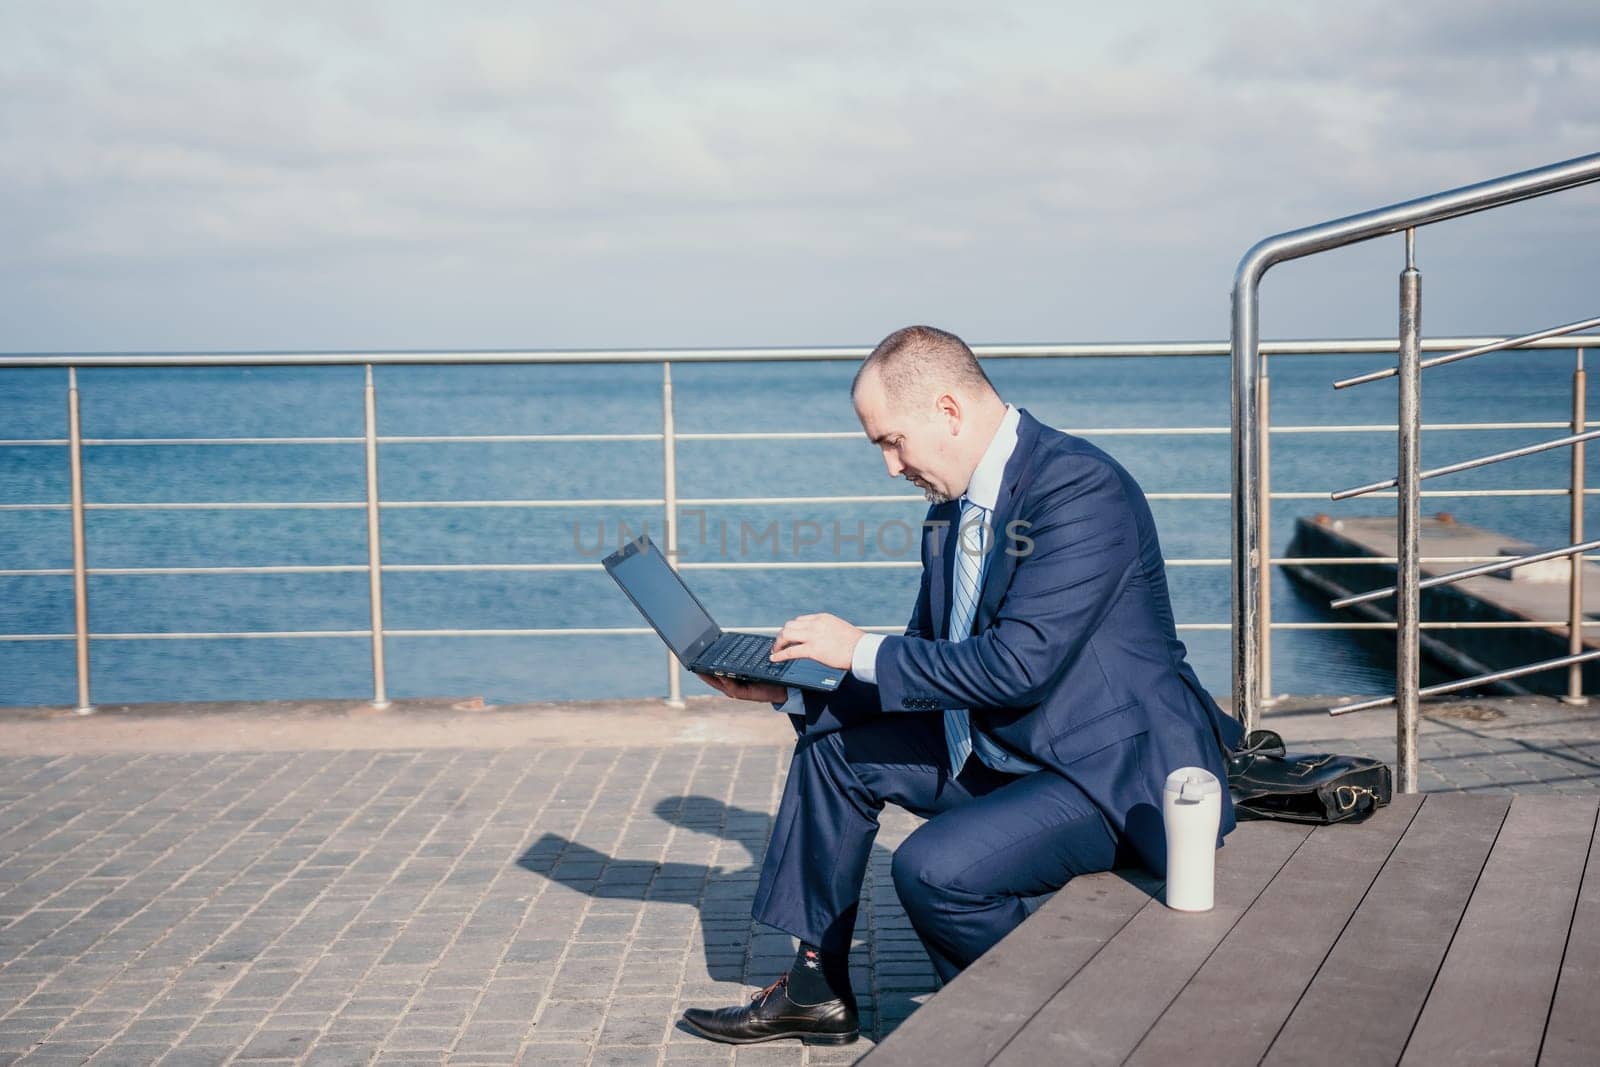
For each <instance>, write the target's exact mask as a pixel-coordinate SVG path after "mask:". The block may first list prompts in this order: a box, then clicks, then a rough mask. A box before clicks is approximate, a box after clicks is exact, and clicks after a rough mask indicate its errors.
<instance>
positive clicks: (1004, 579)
mask: <svg viewBox="0 0 1600 1067" xmlns="http://www.w3.org/2000/svg"><path fill="white" fill-rule="evenodd" d="M1018 413H1019V414H1020V416H1021V418H1020V419H1019V420H1018V422H1017V447H1016V448H1015V449H1013V450H1012V453H1011V458H1010V459H1008V460H1007V461H1006V473H1005V477H1004V478H1003V479H1002V480H1001V483H1000V496H999V499H998V500H996V501H995V509H994V516H993V518H992V520H991V521H992V522H993V524H994V544H993V545H991V546H990V548H989V555H988V561H987V564H986V566H985V570H984V574H983V591H982V593H981V594H980V595H979V597H978V610H977V612H976V616H975V622H976V627H977V629H978V631H980V632H981V631H983V630H985V629H988V627H989V624H990V622H992V621H993V619H994V614H995V610H996V609H997V608H998V607H999V606H1000V598H1001V597H1003V596H1004V595H1005V591H1006V587H1007V586H1008V585H1010V584H1011V572H1012V571H1014V570H1015V569H1016V566H1017V557H1016V556H1014V555H1012V554H1011V553H1009V552H1007V551H1006V549H1008V548H1010V547H1012V539H1011V538H1010V537H1007V536H1006V524H1007V523H1009V522H1010V521H1011V519H1012V517H1013V516H1014V515H1015V514H1016V510H1017V501H1018V500H1020V499H1021V496H1022V493H1023V492H1024V491H1025V490H1026V489H1027V487H1028V483H1029V482H1031V481H1032V480H1033V472H1034V464H1033V449H1034V446H1035V445H1036V444H1038V441H1039V431H1040V429H1041V428H1042V424H1041V423H1040V422H1039V420H1038V419H1036V418H1034V417H1033V416H1032V415H1030V414H1028V411H1027V409H1026V408H1019V409H1018ZM1021 533H1023V534H1024V535H1026V534H1027V530H1025V529H1024V530H1022V531H1021ZM947 587H948V583H947Z"/></svg>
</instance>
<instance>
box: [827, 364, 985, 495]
mask: <svg viewBox="0 0 1600 1067" xmlns="http://www.w3.org/2000/svg"><path fill="white" fill-rule="evenodd" d="M855 405H856V417H857V418H859V419H860V420H861V428H862V429H863V430H865V431H866V433H867V438H868V439H869V440H870V441H872V443H873V444H875V445H877V446H878V450H879V451H880V452H881V453H882V454H883V464H884V466H885V467H886V468H887V469H888V471H889V477H891V478H900V477H904V478H905V479H906V481H908V482H910V483H911V484H913V485H915V486H916V487H917V488H919V489H921V490H922V495H923V496H925V497H927V498H928V500H929V501H930V502H931V503H934V504H942V503H944V502H945V501H947V500H953V499H955V498H956V497H958V496H960V495H961V494H962V493H964V492H966V491H967V485H966V481H965V476H964V475H963V474H962V473H961V472H960V471H959V470H958V469H957V468H958V467H959V462H957V461H956V460H955V458H954V455H955V447H954V446H955V436H954V432H955V431H956V430H958V429H959V428H960V421H961V416H960V412H959V410H958V411H956V412H955V413H951V412H950V411H948V410H946V409H945V407H943V406H941V404H940V403H939V402H938V401H937V400H933V399H930V400H928V401H927V403H926V405H923V404H919V403H915V402H911V403H907V404H905V405H904V406H903V408H898V409H897V408H895V407H893V406H891V405H890V404H889V403H888V401H887V398H886V397H885V396H884V395H883V389H882V387H881V386H880V385H879V383H878V380H877V378H876V376H873V375H870V374H869V375H868V376H867V377H865V378H863V379H862V381H861V383H860V385H859V386H858V387H857V389H856V396H855ZM924 407H925V410H924Z"/></svg>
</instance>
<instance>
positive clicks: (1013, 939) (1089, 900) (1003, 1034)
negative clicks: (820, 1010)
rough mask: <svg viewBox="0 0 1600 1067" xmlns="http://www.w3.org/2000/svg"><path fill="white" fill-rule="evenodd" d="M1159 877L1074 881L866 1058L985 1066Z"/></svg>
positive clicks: (1146, 899) (1155, 887) (1121, 875)
mask: <svg viewBox="0 0 1600 1067" xmlns="http://www.w3.org/2000/svg"><path fill="white" fill-rule="evenodd" d="M1160 891H1161V882H1160V881H1159V880H1158V879H1156V878H1154V877H1152V876H1150V875H1148V874H1139V873H1135V872H1108V873H1105V874H1095V875H1089V876H1087V877H1083V878H1075V879H1073V880H1072V881H1071V882H1069V883H1067V885H1066V887H1065V888H1063V889H1062V890H1061V891H1060V892H1058V893H1056V894H1055V896H1053V897H1051V898H1050V900H1049V901H1048V902H1046V903H1045V905H1044V906H1043V907H1041V908H1040V909H1039V910H1038V911H1037V912H1035V913H1034V914H1033V915H1032V916H1030V917H1029V918H1028V920H1027V921H1026V922H1025V923H1023V925H1021V926H1019V927H1017V929H1015V930H1013V931H1012V932H1011V933H1010V934H1009V935H1008V936H1007V937H1006V938H1005V940H1003V941H1001V942H1000V943H999V944H998V945H996V946H995V947H994V948H992V949H990V950H989V951H988V952H986V953H984V954H983V956H981V957H980V958H979V959H978V960H977V961H975V962H974V963H973V964H972V966H970V967H968V968H967V969H966V970H964V971H962V972H961V973H960V974H959V975H957V976H956V978H955V980H954V981H952V982H951V983H950V984H949V985H948V986H946V987H945V988H944V989H942V990H940V991H939V993H938V995H937V997H935V999H934V1002H933V1003H932V1004H930V1005H927V1006H925V1007H924V1008H923V1010H920V1011H917V1012H915V1013H913V1014H912V1016H911V1017H910V1018H909V1019H907V1020H906V1021H905V1022H904V1023H901V1024H900V1026H899V1028H898V1029H896V1030H895V1031H894V1033H892V1034H890V1035H889V1036H888V1037H887V1038H885V1039H884V1041H883V1043H882V1044H881V1045H879V1046H878V1047H877V1048H875V1049H873V1050H872V1052H870V1053H869V1054H868V1055H867V1056H865V1057H864V1058H863V1060H862V1061H861V1062H863V1063H866V1062H870V1063H871V1065H872V1067H896V1065H905V1067H928V1065H929V1064H930V1063H987V1062H988V1061H989V1060H990V1059H992V1058H993V1057H994V1055H995V1053H997V1052H999V1051H1000V1049H1001V1048H1002V1047H1004V1045H1005V1043H1006V1042H1007V1041H1010V1040H1011V1038H1012V1036H1013V1035H1014V1034H1015V1033H1016V1032H1017V1030H1018V1029H1020V1028H1021V1027H1022V1024H1023V1023H1025V1022H1027V1021H1028V1020H1029V1019H1030V1018H1032V1017H1033V1015H1034V1013H1035V1012H1037V1011H1038V1010H1039V1008H1040V1007H1041V1006H1042V1005H1043V1004H1044V1003H1045V1002H1046V1001H1048V1000H1049V999H1050V998H1051V997H1053V996H1055V994H1056V991H1057V990H1059V989H1060V988H1061V987H1062V986H1063V985H1065V984H1066V983H1067V980H1068V979H1070V978H1071V977H1072V976H1073V975H1074V974H1076V973H1077V971H1078V969H1079V968H1080V967H1082V966H1083V965H1084V964H1085V963H1087V962H1088V961H1089V960H1090V959H1091V958H1093V956H1094V954H1095V953H1096V952H1099V951H1100V949H1101V948H1103V947H1104V946H1105V944H1106V942H1108V941H1110V940H1111V938H1112V937H1113V936H1115V935H1116V933H1117V931H1118V930H1121V929H1122V928H1123V926H1125V925H1126V924H1127V922H1128V920H1129V919H1131V918H1133V916H1134V915H1136V914H1138V912H1139V911H1140V909H1142V908H1144V907H1146V906H1151V907H1160V906H1161V905H1160V903H1159V900H1158V899H1156V900H1153V899H1152V897H1153V896H1155V895H1158V894H1159V893H1160Z"/></svg>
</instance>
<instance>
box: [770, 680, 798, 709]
mask: <svg viewBox="0 0 1600 1067" xmlns="http://www.w3.org/2000/svg"><path fill="white" fill-rule="evenodd" d="M772 710H773V711H781V712H783V713H784V714H785V715H804V714H805V713H806V695H805V691H804V690H802V689H796V688H795V687H794V686H792V685H791V686H790V687H789V697H788V699H787V700H785V701H784V702H783V703H782V704H779V703H778V702H777V701H773V703H772Z"/></svg>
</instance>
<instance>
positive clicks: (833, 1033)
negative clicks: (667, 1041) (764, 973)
mask: <svg viewBox="0 0 1600 1067" xmlns="http://www.w3.org/2000/svg"><path fill="white" fill-rule="evenodd" d="M683 1021H684V1023H685V1024H687V1025H688V1027H689V1029H691V1030H693V1031H694V1032H695V1033H697V1034H700V1035H701V1036H702V1037H709V1038H710V1039H711V1040H713V1041H726V1042H727V1043H728V1044H730V1045H753V1044H755V1043H756V1042H758V1041H778V1040H780V1039H782V1038H786V1037H797V1038H799V1039H800V1040H801V1041H803V1042H805V1043H806V1044H808V1045H848V1044H850V1043H851V1042H852V1041H854V1040H855V1039H856V1038H858V1037H860V1036H861V1020H860V1019H859V1018H858V1017H857V1015H856V1009H855V1005H853V1004H846V1003H845V1002H844V1001H842V1000H825V1001H823V1002H822V1003H821V1004H796V1003H795V1002H794V1001H792V1000H790V999H789V976H788V975H784V976H783V977H781V978H779V979H778V980H777V981H776V982H773V983H772V984H771V985H769V986H767V988H765V989H763V990H762V991H761V992H759V993H757V994H756V995H755V996H753V997H751V998H750V1003H749V1004H743V1005H739V1006H737V1007H732V1008H718V1009H717V1010H716V1011H708V1010H707V1009H705V1008H690V1009H689V1010H687V1011H685V1012H684V1013H683Z"/></svg>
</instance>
